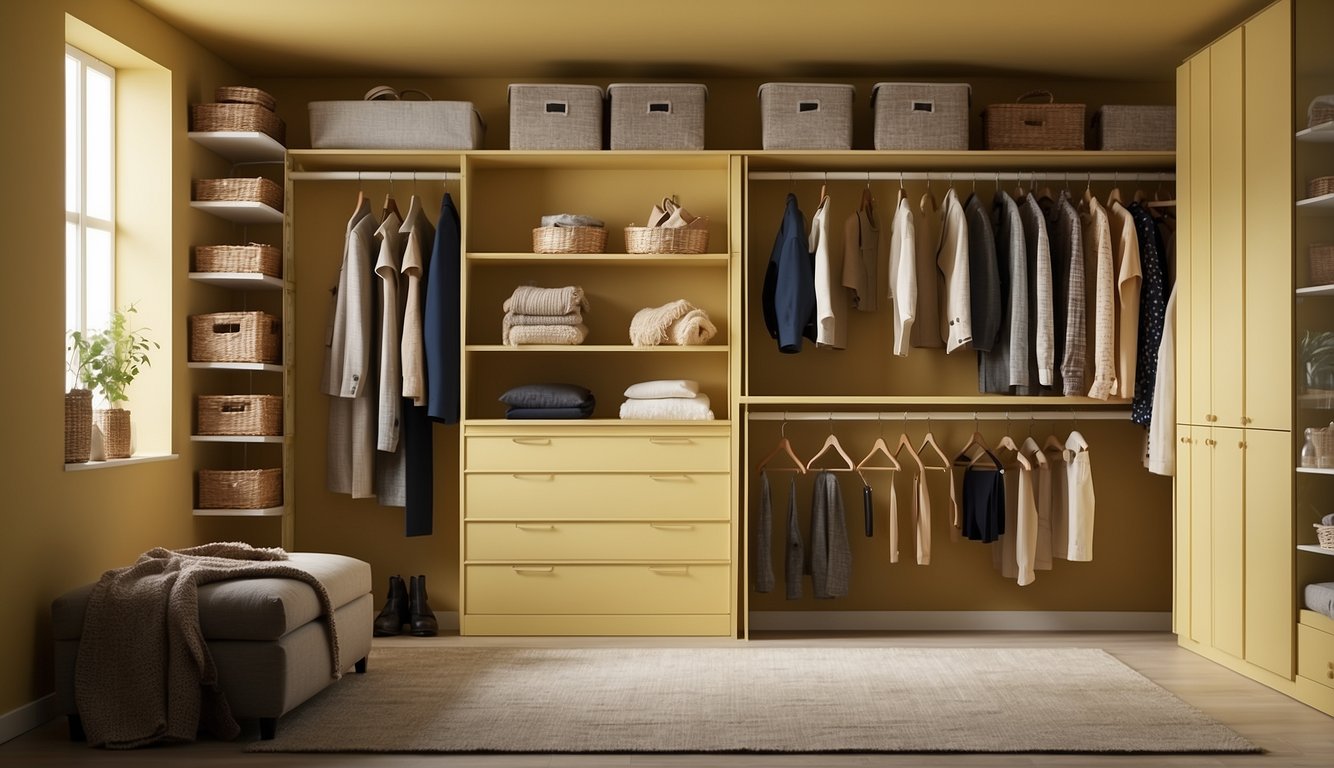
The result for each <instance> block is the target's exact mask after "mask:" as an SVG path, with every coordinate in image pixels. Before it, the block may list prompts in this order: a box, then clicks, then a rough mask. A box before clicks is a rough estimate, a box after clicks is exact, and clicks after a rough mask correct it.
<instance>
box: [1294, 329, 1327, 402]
mask: <svg viewBox="0 0 1334 768" xmlns="http://www.w3.org/2000/svg"><path fill="white" fill-rule="evenodd" d="M1300 353H1301V358H1302V374H1303V383H1304V384H1305V386H1306V390H1307V391H1308V392H1318V391H1329V390H1334V331H1306V332H1305V333H1303V334H1302V342H1301V348H1300Z"/></svg>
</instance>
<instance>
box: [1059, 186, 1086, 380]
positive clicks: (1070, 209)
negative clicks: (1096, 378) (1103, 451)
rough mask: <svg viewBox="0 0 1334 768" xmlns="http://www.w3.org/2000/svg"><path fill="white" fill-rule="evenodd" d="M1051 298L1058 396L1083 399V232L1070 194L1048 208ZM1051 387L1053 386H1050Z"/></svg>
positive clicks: (1084, 359)
mask: <svg viewBox="0 0 1334 768" xmlns="http://www.w3.org/2000/svg"><path fill="white" fill-rule="evenodd" d="M1049 219H1050V220H1052V221H1053V223H1052V225H1051V227H1050V229H1049V231H1050V233H1051V236H1052V244H1051V254H1052V299H1053V313H1054V315H1055V319H1056V362H1057V369H1056V373H1057V375H1056V382H1055V383H1059V385H1060V387H1059V391H1060V393H1061V394H1063V395H1065V396H1067V397H1069V396H1075V395H1078V396H1083V395H1084V394H1085V393H1087V392H1088V386H1087V385H1086V383H1085V377H1086V370H1087V367H1088V321H1087V319H1086V318H1087V313H1088V293H1087V290H1086V287H1085V277H1084V273H1085V270H1084V233H1083V223H1082V222H1081V221H1080V218H1079V212H1078V211H1076V210H1075V206H1074V204H1073V202H1072V201H1071V200H1070V192H1069V191H1068V190H1061V194H1060V196H1059V197H1058V198H1057V200H1056V202H1055V203H1054V204H1053V205H1052V209H1051V213H1050V214H1049ZM1053 388H1055V385H1053Z"/></svg>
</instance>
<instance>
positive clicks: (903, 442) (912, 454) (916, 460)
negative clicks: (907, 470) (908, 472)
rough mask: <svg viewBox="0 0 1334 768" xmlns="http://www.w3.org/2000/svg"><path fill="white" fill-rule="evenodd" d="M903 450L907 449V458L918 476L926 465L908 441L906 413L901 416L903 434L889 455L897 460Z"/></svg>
mask: <svg viewBox="0 0 1334 768" xmlns="http://www.w3.org/2000/svg"><path fill="white" fill-rule="evenodd" d="M905 448H907V449H908V458H910V459H912V463H913V466H914V467H916V468H917V472H918V474H921V473H923V472H925V471H926V465H925V464H923V463H922V456H921V454H919V453H918V452H917V449H916V448H913V446H912V441H911V440H909V439H908V413H907V412H906V411H905V412H904V414H903V432H902V433H901V434H900V435H899V442H898V444H896V445H895V446H894V451H893V453H892V454H891V455H892V456H894V457H895V458H896V459H897V458H898V455H899V454H900V453H902V452H903V449H905Z"/></svg>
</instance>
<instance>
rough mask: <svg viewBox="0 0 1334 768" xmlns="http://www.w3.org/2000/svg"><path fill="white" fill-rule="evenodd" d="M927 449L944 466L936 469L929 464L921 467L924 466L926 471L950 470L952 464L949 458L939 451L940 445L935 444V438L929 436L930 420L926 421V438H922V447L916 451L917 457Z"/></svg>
mask: <svg viewBox="0 0 1334 768" xmlns="http://www.w3.org/2000/svg"><path fill="white" fill-rule="evenodd" d="M927 448H930V449H931V452H932V453H934V454H935V455H936V456H937V457H939V458H940V462H941V464H943V465H944V466H940V467H936V466H931V465H929V464H923V466H925V467H926V468H927V469H939V470H945V469H949V468H950V465H951V463H952V462H950V460H949V457H947V456H946V455H945V452H944V451H942V450H941V449H940V443H937V442H936V436H935V435H933V434H931V420H930V419H927V420H926V437H924V438H922V446H921V447H920V448H918V449H917V455H918V456H921V455H922V453H923V452H924V451H926V449H927Z"/></svg>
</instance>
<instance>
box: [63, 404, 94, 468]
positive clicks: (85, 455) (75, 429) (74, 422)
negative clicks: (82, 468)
mask: <svg viewBox="0 0 1334 768" xmlns="http://www.w3.org/2000/svg"><path fill="white" fill-rule="evenodd" d="M92 433H93V393H92V390H88V389H71V390H70V391H68V392H66V393H65V463H66V464H81V463H83V462H85V461H87V460H88V459H89V457H90V456H91V455H92V444H93V443H92V436H93V435H92Z"/></svg>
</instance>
